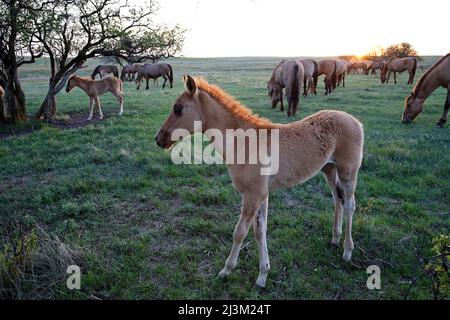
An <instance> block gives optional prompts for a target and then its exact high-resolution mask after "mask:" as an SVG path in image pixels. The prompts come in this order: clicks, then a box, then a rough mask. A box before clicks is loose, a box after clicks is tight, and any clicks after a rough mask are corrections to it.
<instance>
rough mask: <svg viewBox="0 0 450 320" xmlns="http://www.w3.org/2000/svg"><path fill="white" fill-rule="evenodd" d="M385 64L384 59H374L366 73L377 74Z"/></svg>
mask: <svg viewBox="0 0 450 320" xmlns="http://www.w3.org/2000/svg"><path fill="white" fill-rule="evenodd" d="M383 66H384V62H383V61H374V62H372V63H371V64H370V65H369V66H368V67H367V70H366V72H365V74H366V75H368V74H369V72H370V74H371V75H375V74H377V70H381V69H383Z"/></svg>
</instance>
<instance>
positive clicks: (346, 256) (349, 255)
mask: <svg viewBox="0 0 450 320" xmlns="http://www.w3.org/2000/svg"><path fill="white" fill-rule="evenodd" d="M342 258H343V259H344V260H345V262H350V260H352V252H351V251H347V250H344V254H343V256H342Z"/></svg>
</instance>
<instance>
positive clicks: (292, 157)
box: [155, 76, 364, 287]
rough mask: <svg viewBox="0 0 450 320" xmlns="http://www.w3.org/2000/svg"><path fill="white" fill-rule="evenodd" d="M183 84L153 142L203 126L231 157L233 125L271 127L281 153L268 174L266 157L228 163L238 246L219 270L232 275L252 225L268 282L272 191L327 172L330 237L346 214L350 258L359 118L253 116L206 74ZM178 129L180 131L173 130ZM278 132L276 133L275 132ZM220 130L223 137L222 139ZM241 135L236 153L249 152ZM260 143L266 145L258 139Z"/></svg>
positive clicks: (168, 141) (336, 114)
mask: <svg viewBox="0 0 450 320" xmlns="http://www.w3.org/2000/svg"><path fill="white" fill-rule="evenodd" d="M185 83H186V89H187V90H186V92H184V93H183V94H182V95H180V96H179V97H178V98H177V100H176V101H175V104H174V106H173V109H172V111H171V112H170V114H169V115H168V117H167V119H166V121H165V122H164V123H163V125H162V126H161V128H160V129H159V130H158V133H157V134H156V137H155V139H156V143H157V144H158V145H159V146H160V147H162V148H170V147H171V146H172V145H174V143H175V141H174V140H176V139H179V138H180V137H183V136H184V137H185V136H188V135H189V134H192V133H194V132H200V133H203V134H204V135H206V136H207V137H209V138H210V139H211V141H212V144H213V146H214V148H215V149H216V150H217V151H218V152H219V153H220V154H221V155H222V157H223V158H224V159H227V155H228V156H229V152H228V146H232V145H235V144H236V143H237V138H236V136H229V135H228V134H226V132H228V131H229V130H230V129H232V130H236V129H242V130H243V131H244V132H249V131H252V132H254V131H258V132H267V133H269V132H270V138H268V139H267V140H266V142H267V143H268V146H267V150H273V149H272V147H275V148H274V150H275V149H276V147H278V152H271V154H270V158H271V159H273V158H274V157H277V155H278V156H279V157H278V158H279V166H278V168H277V169H273V168H270V171H269V172H268V174H265V175H262V173H261V169H262V168H264V167H266V165H267V163H265V164H263V160H260V162H258V163H256V164H251V163H249V162H246V163H245V164H227V168H228V172H229V174H230V177H231V180H232V182H233V186H234V188H235V189H236V190H237V191H238V192H240V193H241V194H242V209H241V216H240V219H239V222H238V223H237V225H236V227H235V230H234V233H233V247H232V249H231V252H230V255H229V257H228V259H227V261H226V263H225V267H224V268H223V269H222V271H220V273H219V276H220V277H226V276H228V275H229V274H230V273H231V271H232V270H233V269H234V268H235V267H236V264H237V260H238V256H239V251H240V249H241V245H242V242H243V241H244V239H245V238H246V236H247V234H248V231H249V228H250V226H251V225H252V224H253V231H254V233H255V238H256V241H257V244H258V253H259V276H258V279H257V281H256V284H257V285H258V286H260V287H264V286H265V285H266V279H267V274H268V273H269V270H270V262H269V254H268V249H267V237H266V231H267V214H268V206H269V193H270V191H273V190H275V189H280V188H289V187H293V186H295V185H297V184H299V183H303V182H306V181H307V180H309V179H310V178H312V177H314V176H315V175H316V174H317V173H319V172H323V173H324V174H325V177H326V180H327V182H328V184H329V185H330V187H331V190H332V193H333V197H334V203H335V209H334V213H335V218H334V227H333V240H332V243H333V244H335V245H339V243H340V237H341V234H342V220H343V216H344V215H345V216H346V220H347V224H346V233H345V240H344V255H343V258H344V259H345V260H346V261H349V260H350V259H351V257H352V250H353V248H354V245H353V240H352V219H353V213H354V211H355V188H356V183H357V176H358V171H359V168H360V166H361V161H362V157H363V153H362V150H363V142H364V132H363V128H362V125H361V123H360V122H359V121H358V120H356V119H355V118H353V117H352V116H351V115H349V114H347V113H344V112H340V111H321V112H319V113H316V114H314V115H312V116H309V117H307V118H305V119H303V120H301V121H296V122H293V123H290V124H276V123H272V122H270V121H269V120H266V119H262V118H259V117H258V116H255V115H253V114H252V112H251V111H250V110H249V109H248V108H246V107H244V106H243V105H241V104H240V103H239V102H237V101H236V100H235V99H234V98H233V97H231V96H229V95H228V94H226V93H225V92H224V91H223V90H221V89H220V88H218V87H216V86H213V85H210V84H208V83H207V82H206V81H205V80H203V79H201V78H195V79H194V78H192V77H190V76H186V77H185ZM196 121H201V123H202V128H200V129H199V128H198V127H196V125H195V122H196ZM177 129H180V130H177ZM252 129H253V130H254V131H253V130H252ZM175 130H176V131H177V133H176V134H177V138H175V137H172V134H174V131H175ZM261 130H262V131H261ZM264 130H267V131H264ZM180 131H182V133H181V134H180ZM277 133H278V136H279V138H278V139H276V138H274V137H276V134H277ZM217 134H218V136H222V138H220V139H219V138H218V136H217ZM244 140H245V142H244V145H241V146H242V147H241V148H238V150H237V151H238V152H239V151H240V152H243V153H246V152H247V151H248V150H250V149H251V147H252V145H253V146H254V144H250V139H244ZM266 142H264V144H263V147H264V145H265V143H266ZM258 146H259V147H260V148H262V147H261V144H260V143H258ZM247 156H248V154H247ZM227 163H228V162H227Z"/></svg>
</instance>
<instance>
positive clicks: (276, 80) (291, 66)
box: [267, 60, 305, 117]
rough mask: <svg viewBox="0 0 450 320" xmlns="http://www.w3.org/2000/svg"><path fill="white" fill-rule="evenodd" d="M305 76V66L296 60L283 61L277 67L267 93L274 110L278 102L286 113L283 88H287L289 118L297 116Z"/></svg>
mask: <svg viewBox="0 0 450 320" xmlns="http://www.w3.org/2000/svg"><path fill="white" fill-rule="evenodd" d="M304 74H305V71H304V69H303V64H298V63H297V62H296V61H294V60H283V61H281V62H280V63H279V64H278V65H277V66H276V67H275V69H274V70H273V72H272V76H271V77H270V80H269V82H268V83H267V91H268V94H269V97H271V99H272V108H276V106H277V104H278V102H280V101H281V109H280V110H281V111H284V107H283V88H285V89H286V98H287V101H288V110H287V115H288V117H290V116H295V114H296V113H297V108H298V104H299V101H300V91H301V89H302V88H301V87H302V83H303V78H304Z"/></svg>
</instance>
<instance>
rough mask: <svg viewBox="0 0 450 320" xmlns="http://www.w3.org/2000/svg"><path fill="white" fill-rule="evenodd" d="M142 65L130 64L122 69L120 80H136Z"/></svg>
mask: <svg viewBox="0 0 450 320" xmlns="http://www.w3.org/2000/svg"><path fill="white" fill-rule="evenodd" d="M141 67H142V66H141V65H140V64H129V65H127V66H125V67H123V69H122V74H121V76H120V80H122V81H125V80H128V81H134V79H135V77H136V74H137V73H138V71H139V69H140V68H141Z"/></svg>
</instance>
